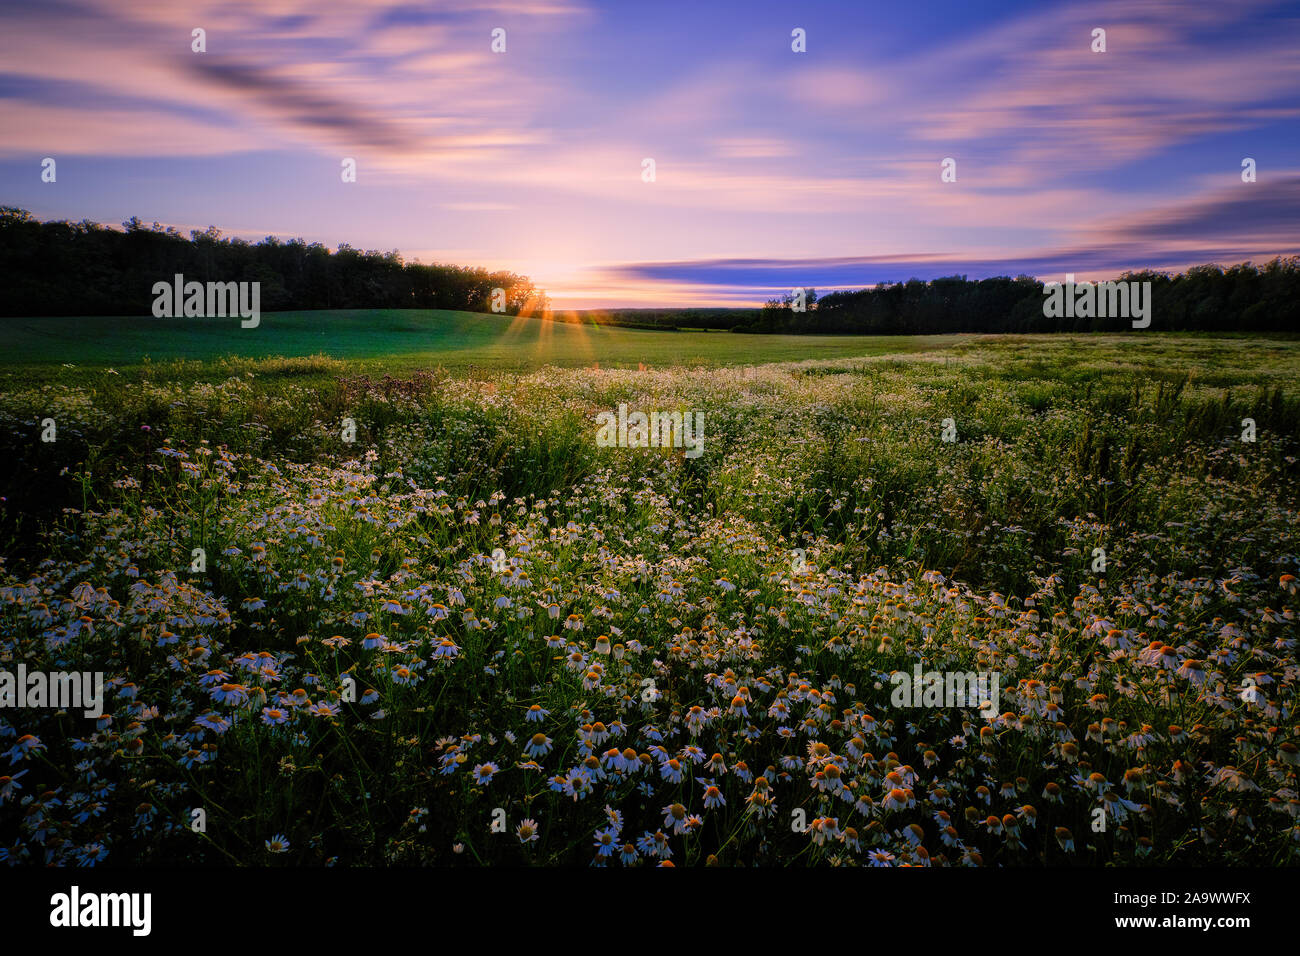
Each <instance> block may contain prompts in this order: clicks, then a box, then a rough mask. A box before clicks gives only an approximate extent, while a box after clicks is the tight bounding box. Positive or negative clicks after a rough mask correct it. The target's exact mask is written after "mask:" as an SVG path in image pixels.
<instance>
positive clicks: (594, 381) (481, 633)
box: [0, 313, 1300, 867]
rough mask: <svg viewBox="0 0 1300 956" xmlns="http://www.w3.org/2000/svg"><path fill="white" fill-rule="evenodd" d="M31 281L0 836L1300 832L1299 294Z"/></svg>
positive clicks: (915, 845)
mask: <svg viewBox="0 0 1300 956" xmlns="http://www.w3.org/2000/svg"><path fill="white" fill-rule="evenodd" d="M50 321H51V320H40V323H36V322H33V321H30V320H29V321H27V322H26V323H25V326H26V327H29V329H30V327H31V326H33V325H37V324H40V330H39V331H40V334H41V336H44V338H43V339H41V340H37V339H33V338H32V337H31V336H32V334H33V333H31V332H30V331H28V332H26V333H23V334H24V335H26V336H27V337H26V338H22V339H21V340H20V341H19V343H18V346H17V348H16V349H15V347H13V345H12V342H11V348H10V350H9V355H8V357H7V358H8V361H9V363H11V364H6V365H0V670H3V669H4V667H5V666H12V665H6V664H4V663H3V662H11V661H17V662H22V663H23V664H24V665H25V666H26V667H27V668H29V669H30V670H32V671H40V672H42V673H63V672H71V673H84V674H96V673H98V674H101V675H103V679H104V693H103V695H102V697H100V698H99V704H98V705H92V708H91V709H90V710H89V712H87V710H86V709H84V708H78V707H63V708H62V709H59V708H57V707H56V706H36V705H28V706H23V707H19V708H16V709H8V708H5V709H0V741H3V742H2V743H0V757H3V758H5V759H4V760H3V761H2V762H0V834H5V836H4V838H3V839H2V840H0V864H4V863H6V862H8V863H19V864H25V865H30V866H39V865H47V866H48V865H83V866H84V865H91V864H94V863H98V862H101V861H108V862H109V863H110V864H123V865H130V864H152V863H184V864H187V865H193V864H209V865H226V864H229V863H244V864H258V863H285V864H294V865H332V864H336V863H337V864H342V865H349V864H366V865H382V864H434V865H447V866H467V865H469V866H472V865H482V864H505V865H518V864H530V863H531V864H548V865H568V866H582V867H585V866H587V865H589V864H592V863H595V864H598V865H609V866H652V865H656V864H659V863H663V862H673V863H674V865H694V864H703V863H709V862H717V863H720V864H722V865H728V866H750V865H753V864H755V863H757V864H761V865H799V866H802V865H833V866H868V865H897V864H901V863H907V864H910V865H919V866H931V865H934V866H944V865H947V866H1042V865H1049V866H1063V865H1067V866H1068V865H1081V866H1095V867H1104V866H1139V865H1144V864H1171V863H1172V864H1187V865H1205V864H1213V865H1221V864H1235V865H1255V866H1259V865H1278V866H1281V865H1294V864H1296V862H1297V861H1300V823H1298V822H1297V821H1300V799H1298V798H1297V797H1296V794H1297V793H1298V792H1300V726H1297V723H1296V720H1295V716H1294V715H1295V713H1296V686H1297V672H1296V664H1295V648H1296V623H1295V622H1296V618H1297V614H1300V605H1298V604H1297V601H1298V600H1300V599H1298V598H1297V595H1298V594H1300V581H1298V580H1297V573H1298V572H1300V562H1298V559H1297V555H1300V520H1298V519H1297V515H1298V514H1300V344H1298V343H1296V342H1295V341H1288V340H1284V339H1281V338H1270V339H1263V338H1247V337H1241V336H1237V337H1226V336H1214V337H1211V336H1189V335H1180V334H1160V333H1155V334H1140V335H1138V334H1134V335H1127V334H1119V335H1106V336H1101V335H1077V336H1066V335H1036V336H962V337H957V338H954V339H942V338H937V337H936V338H927V339H922V340H909V339H898V338H877V339H870V338H863V339H853V340H843V339H815V338H806V339H797V340H792V339H782V338H779V337H755V336H740V335H730V334H723V333H718V334H703V333H700V334H694V335H692V334H683V333H672V332H659V333H656V332H639V331H634V330H628V329H603V330H592V329H580V328H574V327H564V328H560V327H554V328H552V327H546V326H542V325H541V324H540V323H529V322H520V323H519V324H518V325H514V326H513V327H512V324H511V323H510V321H509V320H502V319H497V318H492V317H485V316H477V315H475V316H469V315H465V314H441V315H436V314H431V313H335V314H332V315H330V316H324V315H298V316H285V317H276V316H268V317H265V318H264V319H263V327H262V328H260V329H258V330H240V329H239V328H238V324H237V321H236V322H234V323H233V328H227V329H225V330H223V331H217V330H213V331H211V332H210V333H209V337H208V338H207V339H206V340H205V339H204V337H203V332H202V331H201V330H200V329H198V328H196V327H193V326H190V327H189V328H190V329H191V331H190V332H185V331H183V329H185V328H186V326H184V325H182V324H181V323H171V324H167V323H163V324H161V327H162V329H163V330H164V331H161V332H160V331H159V325H158V324H150V323H146V322H143V321H142V320H135V321H121V320H108V319H97V320H85V322H84V323H82V324H78V322H77V321H76V320H53V322H54V323H55V325H51V326H49V328H48V329H47V328H46V327H45V325H44V324H43V323H45V322H50ZM15 324H16V325H17V326H24V323H23V322H17V323H15ZM56 325H57V326H58V328H61V329H62V330H63V331H62V332H61V333H57V334H56V331H55V327H56ZM322 326H324V327H326V329H327V332H328V334H325V335H322V334H321V332H320V329H321V327H322ZM115 328H117V329H119V332H117V333H115V332H114V331H113V330H114V329H115ZM403 328H406V329H407V331H406V332H402V329H403ZM150 329H152V331H150ZM74 330H75V331H77V332H78V333H79V334H78V337H77V338H75V339H74V338H73V337H72V332H73V331H74ZM82 331H84V334H80V333H81V332H82ZM313 336H315V337H313ZM584 336H585V337H584ZM332 342H337V343H347V344H349V345H350V346H351V347H352V350H351V351H347V350H344V349H342V348H340V347H339V346H338V345H331V344H328V343H332ZM232 343H236V344H241V343H242V344H243V345H244V346H245V348H249V349H251V348H252V346H254V345H256V344H257V343H262V344H261V345H260V346H258V347H259V348H264V349H265V353H264V354H269V355H275V356H279V357H267V358H258V357H256V355H249V354H248V353H245V355H246V357H235V358H231V357H229V354H228V353H230V352H231V351H234V347H233V345H232ZM385 343H387V344H385ZM150 345H157V346H159V349H158V351H157V352H155V353H154V354H155V355H156V356H157V357H158V358H159V361H156V362H151V363H149V364H144V363H141V362H140V354H139V353H138V352H132V351H131V350H132V349H136V348H141V349H142V350H143V349H145V348H148V347H149V346H150ZM38 346H39V348H38ZM383 348H389V349H392V350H393V352H394V354H393V355H390V356H385V355H383V353H382V351H376V350H382V349H383ZM42 349H44V350H45V351H47V352H48V351H54V350H62V355H61V356H59V357H61V358H64V359H66V360H67V361H68V364H70V365H72V366H73V367H71V368H67V367H64V364H63V363H62V362H59V361H56V359H55V358H54V357H51V356H49V355H43V354H42V353H41V350H42ZM187 349H188V351H186V350H187ZM819 350H820V351H819ZM837 350H838V351H837ZM908 350H911V351H910V353H909V352H908ZM321 352H325V353H329V354H332V356H334V357H325V356H324V355H321V354H319V353H321ZM810 353H811V354H813V355H816V356H818V357H815V358H811V359H810V358H809V356H810ZM34 355H35V356H38V357H39V359H40V360H39V361H38V358H34V357H33V356H34ZM169 355H170V356H175V355H188V356H189V358H188V359H186V360H185V361H177V360H175V359H171V360H167V361H163V360H162V359H164V358H165V357H166V356H169ZM776 356H784V357H787V358H791V359H797V361H788V362H767V363H766V364H763V361H764V359H770V358H772V357H776ZM200 358H206V359H207V360H205V361H200ZM597 359H598V360H599V363H600V368H599V369H596V368H593V367H591V366H592V365H594V364H595V361H596V360H597ZM701 361H707V362H709V363H712V364H713V365H730V366H733V367H704V368H691V367H683V366H684V365H689V364H691V363H694V362H701ZM547 362H549V363H553V364H556V365H560V364H570V365H580V366H582V367H574V368H555V367H547V368H538V369H535V370H524V371H518V370H516V369H515V368H512V367H511V366H515V365H540V364H544V363H547ZM638 362H641V363H645V364H646V365H648V366H649V367H648V368H647V369H646V370H644V371H642V370H640V369H639V368H637V363H638ZM23 363H26V364H23ZM614 363H622V364H625V365H628V366H630V367H629V368H622V369H613V368H610V367H609V366H610V365H611V364H614ZM421 365H423V366H425V368H421V367H420V366H421ZM436 366H442V369H441V370H438V369H437V368H436ZM377 372H382V373H388V374H391V376H392V377H391V378H389V377H384V378H380V377H379V376H378V375H376V374H375V373H377ZM620 404H626V405H628V406H629V407H630V408H632V409H635V410H644V411H651V410H667V411H680V412H683V413H686V414H687V415H688V416H689V415H698V416H700V418H699V422H700V425H701V426H702V431H697V433H696V435H697V437H699V438H700V440H701V443H700V446H699V451H700V452H701V454H700V455H699V456H698V457H695V458H689V457H686V455H685V454H683V449H682V448H681V447H680V445H679V447H676V448H655V447H642V446H641V445H640V444H639V443H637V442H633V441H629V442H627V443H626V445H627V447H610V446H609V443H608V441H603V442H602V440H601V439H600V437H599V432H598V430H597V416H598V415H599V413H600V412H602V411H609V410H612V409H614V408H616V407H618V406H619V405H620ZM918 669H920V670H921V671H923V672H924V674H925V675H928V676H927V677H926V679H925V681H924V684H925V693H924V695H922V693H921V687H922V683H923V682H922V681H921V680H920V678H916V679H915V683H916V687H915V688H914V690H915V693H912V691H911V690H909V691H908V693H907V694H906V695H904V694H902V691H903V690H904V688H912V685H913V677H914V675H916V674H917V670H918ZM980 674H983V675H985V678H986V680H985V691H986V693H984V694H983V695H975V697H974V698H972V696H970V695H967V694H966V693H965V692H964V691H963V696H961V697H957V696H954V694H955V685H954V684H952V683H951V681H952V680H953V679H954V678H958V677H960V678H961V680H962V681H967V676H969V679H970V680H971V681H974V679H975V678H976V677H977V676H978V675H980ZM909 675H912V676H909ZM989 680H992V681H993V683H992V690H991V692H990V691H988V681H989ZM935 681H939V683H935ZM940 684H942V685H943V686H940ZM51 686H52V682H51ZM963 686H969V685H968V684H967V685H963ZM944 687H947V688H948V689H949V692H948V696H947V697H945V696H944V694H943V693H939V692H942V691H943V690H944ZM990 694H991V696H990ZM985 698H987V703H988V705H989V706H985V704H984V700H985ZM101 707H102V712H101V713H98V714H97V713H96V709H97V708H101ZM4 748H9V749H7V750H6V749H4ZM195 808H201V809H203V810H204V814H205V820H206V822H205V826H206V829H204V830H195V829H194V828H193V824H192V820H193V815H192V812H193V810H194V809H195ZM1099 824H1100V826H1099ZM670 858H671V859H670Z"/></svg>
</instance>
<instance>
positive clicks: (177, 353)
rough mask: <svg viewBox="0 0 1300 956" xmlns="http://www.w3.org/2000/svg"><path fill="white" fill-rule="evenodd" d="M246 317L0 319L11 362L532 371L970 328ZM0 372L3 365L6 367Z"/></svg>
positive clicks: (751, 358) (459, 315) (364, 313)
mask: <svg viewBox="0 0 1300 956" xmlns="http://www.w3.org/2000/svg"><path fill="white" fill-rule="evenodd" d="M239 321H240V320H239V319H237V318H233V319H194V318H188V319H187V318H174V319H158V318H153V317H152V316H150V317H146V318H139V317H130V316H85V317H65V316H42V317H39V318H9V317H4V316H0V335H3V337H4V342H5V345H6V350H5V361H6V363H8V364H9V365H10V366H11V367H13V366H18V367H21V368H22V369H23V370H24V373H25V375H27V376H28V377H30V375H31V374H32V373H33V372H34V371H36V370H39V369H41V368H46V369H48V368H52V367H54V366H62V365H63V364H65V363H69V364H74V365H90V366H94V367H99V366H103V365H108V366H116V367H118V369H119V370H120V369H121V367H122V366H124V365H125V366H134V365H139V364H140V363H141V362H142V359H146V358H147V359H149V360H150V361H152V362H159V361H162V362H167V361H173V362H174V361H184V360H189V361H213V360H220V359H226V358H254V359H257V358H271V357H276V358H305V357H310V356H315V355H328V356H331V357H333V358H336V359H340V360H346V361H348V362H350V363H352V366H351V367H352V368H353V369H354V370H357V369H360V370H365V371H371V372H376V373H379V374H382V373H383V372H384V371H396V370H405V369H421V368H429V367H432V366H440V367H442V368H446V369H454V370H466V371H468V370H470V369H472V368H484V369H490V370H506V369H509V370H515V371H523V370H532V369H536V368H541V367H543V366H547V365H554V366H559V367H574V366H591V365H594V364H599V365H601V366H606V367H609V366H613V367H619V366H625V367H626V366H629V365H630V366H632V367H634V368H635V367H637V366H638V365H639V364H646V365H657V366H664V365H710V366H717V365H736V364H744V363H761V362H780V361H795V360H802V359H807V358H843V357H848V356H857V355H871V354H881V353H884V352H906V351H912V350H923V349H933V348H940V347H942V346H944V345H948V344H952V343H954V342H957V341H959V340H961V339H962V338H963V336H957V335H951V336H936V335H932V336H862V335H825V336H808V335H746V334H740V333H724V332H703V331H697V332H687V331H682V332H666V331H654V330H647V329H631V328H620V327H616V326H608V325H597V324H594V323H591V324H583V323H578V322H539V321H536V320H534V319H526V318H518V317H515V316H497V315H488V314H484V313H481V312H456V311H450V310H431V309H356V310H334V311H312V312H268V313H264V314H263V315H262V316H261V320H260V323H259V325H258V327H257V328H253V329H243V328H240V324H239ZM4 371H5V369H3V368H0V374H2V373H3V372H4Z"/></svg>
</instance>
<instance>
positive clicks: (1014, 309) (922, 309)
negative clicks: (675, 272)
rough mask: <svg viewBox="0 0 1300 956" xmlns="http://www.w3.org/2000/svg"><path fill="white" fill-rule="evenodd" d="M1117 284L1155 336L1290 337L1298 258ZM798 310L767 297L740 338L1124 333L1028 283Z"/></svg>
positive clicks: (851, 295)
mask: <svg viewBox="0 0 1300 956" xmlns="http://www.w3.org/2000/svg"><path fill="white" fill-rule="evenodd" d="M1118 281H1121V282H1150V283H1151V286H1150V304H1151V309H1150V312H1151V316H1152V324H1151V328H1153V329H1160V330H1162V331H1230V332H1232V331H1252V332H1296V331H1300V256H1289V257H1278V258H1275V259H1273V260H1271V261H1270V262H1267V263H1265V264H1264V265H1262V266H1255V265H1253V264H1251V263H1249V262H1244V263H1240V264H1238V265H1234V266H1230V267H1229V268H1226V269H1224V268H1222V267H1220V266H1217V265H1203V266H1195V267H1192V268H1190V269H1188V270H1187V271H1186V272H1183V273H1178V274H1176V275H1169V274H1167V273H1163V272H1153V271H1150V270H1144V271H1141V272H1125V273H1124V274H1123V275H1121V276H1120V277H1119V280H1118ZM803 298H804V302H803V305H804V308H803V310H802V311H800V310H799V309H798V308H797V305H798V302H797V301H796V296H794V295H793V294H791V293H787V294H786V295H785V296H783V297H782V298H780V299H770V300H769V301H768V302H767V304H766V305H765V306H764V307H763V308H762V309H761V310H759V312H758V313H757V314H756V315H754V317H753V318H752V319H751V320H750V321H748V322H740V323H738V324H737V325H736V326H735V327H734V330H735V331H738V332H740V331H743V332H781V333H787V334H788V333H796V334H797V333H801V332H828V333H829V332H834V333H842V334H852V333H861V334H867V335H893V334H897V335H925V334H931V333H947V332H1113V331H1120V330H1124V329H1130V328H1132V323H1131V321H1130V319H1129V318H1126V317H1121V316H1113V315H1112V316H1107V317H1099V316H1097V315H1096V314H1093V315H1087V316H1080V315H1077V314H1075V315H1059V316H1057V317H1048V316H1047V315H1045V314H1044V309H1043V303H1044V301H1045V299H1046V293H1045V289H1044V284H1043V283H1041V282H1039V281H1038V280H1037V279H1034V278H1031V277H1030V276H1024V275H1022V276H1017V277H1016V278H1014V279H1013V278H1010V277H1008V276H999V277H997V278H993V279H978V280H974V281H972V280H968V279H967V278H966V276H964V275H962V276H949V277H946V278H942V279H933V280H931V281H929V282H925V281H922V280H921V279H909V280H908V281H906V282H882V283H879V284H878V285H876V286H874V287H873V288H868V289H860V290H858V291H855V292H831V293H829V294H827V295H825V296H822V297H821V298H820V299H819V298H818V297H817V293H816V290H814V289H806V290H804V297H803Z"/></svg>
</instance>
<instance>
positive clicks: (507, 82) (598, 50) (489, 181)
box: [0, 0, 1300, 308]
mask: <svg viewBox="0 0 1300 956" xmlns="http://www.w3.org/2000/svg"><path fill="white" fill-rule="evenodd" d="M196 28H201V29H203V30H204V31H205V43H206V50H205V51H204V52H195V51H194V50H193V48H192V47H193V43H194V41H193V31H194V30H195V29H196ZM498 29H500V30H504V31H505V33H504V41H505V50H504V52H494V50H493V49H492V46H493V31H494V30H498ZM796 29H798V30H802V31H803V33H804V37H805V40H804V45H805V47H806V49H805V50H804V51H803V52H796V51H795V50H794V49H793V47H794V46H795V45H797V44H796V41H795V39H794V38H793V37H792V33H793V31H795V30H796ZM1098 29H1101V30H1104V31H1105V52H1096V51H1094V49H1093V47H1094V46H1095V45H1096V41H1095V39H1094V31H1095V30H1098ZM498 45H499V43H498ZM1298 119H1300V4H1297V3H1295V2H1292V3H1289V4H1285V3H1277V2H1267V0H1232V2H1224V0H1217V2H1212V3H1202V2H1195V0H1189V2H1166V0H1154V2H1146V0H1120V2H1096V3H1094V2H1086V0H1085V2H1078V0H1076V2H1067V3H1052V2H1045V0H1037V2H1008V3H991V4H979V3H972V2H970V0H943V2H925V0H919V2H909V3H897V2H889V3H878V2H874V0H866V2H864V0H852V2H815V0H799V2H784V3H775V2H762V0H743V2H731V0H722V2H709V3H702V2H700V0H693V2H688V3H675V2H659V0H656V2H654V3H641V2H633V0H604V2H588V0H452V2H402V0H349V2H336V0H250V2H242V0H235V2H232V0H222V2H219V3H217V2H207V0H199V2H188V0H76V2H72V0H41V2H40V3H28V4H22V5H18V4H16V3H12V2H10V0H4V3H3V5H2V6H0V205H9V206H18V207H20V208H23V209H27V210H28V211H30V212H31V213H32V214H33V215H35V216H36V217H37V218H39V219H42V220H50V219H68V220H72V221H79V220H82V219H91V220H94V221H97V222H101V223H104V224H109V225H115V226H116V225H119V224H120V223H122V222H124V221H125V220H127V219H129V218H131V217H132V216H139V217H140V218H141V219H142V220H144V221H145V222H146V223H149V222H154V221H157V222H160V223H162V224H164V225H170V226H176V227H177V228H179V229H181V231H182V232H188V231H189V230H190V229H204V228H206V227H207V226H209V225H215V226H217V227H218V228H220V229H221V230H222V231H223V232H224V233H225V234H227V235H237V236H242V237H244V238H247V239H249V240H250V241H256V240H258V239H261V238H263V237H265V236H268V235H275V236H278V237H280V238H282V239H291V238H294V237H302V238H304V239H306V240H307V241H309V242H321V243H324V244H325V245H327V246H329V247H330V248H335V247H337V246H338V245H339V244H340V243H343V242H346V243H348V244H350V245H351V246H353V247H356V248H360V249H377V250H381V251H388V250H392V249H398V250H400V251H401V252H402V254H403V256H404V257H405V258H406V259H407V260H408V261H410V260H419V261H421V262H449V263H455V264H458V265H474V266H485V267H487V268H491V269H498V268H505V269H510V270H512V271H515V272H518V273H522V274H524V275H527V276H529V277H531V278H532V279H533V281H534V282H535V283H536V284H537V285H538V286H540V287H543V288H545V289H546V290H547V292H548V294H549V295H550V298H551V300H552V303H553V305H554V306H556V307H559V308H592V307H615V306H624V307H656V306H709V305H758V304H761V303H762V302H763V301H764V300H766V299H767V298H770V297H772V296H774V295H779V294H780V293H781V292H782V291H788V290H789V289H791V288H794V287H814V288H816V289H817V290H818V291H819V292H824V291H829V290H831V289H835V288H861V287H863V286H867V285H872V284H875V283H877V282H881V281H904V280H906V279H909V278H912V277H917V278H922V279H929V278H935V277H938V276H945V275H954V274H961V275H967V276H969V277H970V278H979V277H984V276H993V275H1019V274H1028V275H1033V276H1036V277H1038V278H1040V279H1043V280H1046V281H1050V280H1053V279H1055V280H1058V281H1059V280H1063V279H1064V277H1065V275H1066V273H1074V274H1075V275H1076V277H1077V278H1079V279H1081V280H1083V279H1099V278H1107V277H1111V276H1114V275H1117V274H1119V273H1120V272H1122V271H1124V270H1129V269H1142V268H1155V269H1161V270H1166V271H1176V270H1179V269H1182V268H1185V267H1186V266H1189V265H1196V264H1201V263H1205V262H1219V263H1222V264H1228V263H1233V262H1239V261H1245V260H1250V261H1255V262H1261V261H1264V260H1266V259H1269V258H1272V257H1273V256H1275V255H1293V254H1297V253H1300V123H1298V122H1297V120H1298ZM46 157H51V158H54V159H55V160H56V180H55V181H54V182H43V181H42V178H41V171H42V160H43V159H44V158H46ZM347 158H350V159H353V160H355V162H356V170H357V175H356V181H355V182H344V181H343V176H342V175H341V171H342V165H343V160H344V159H347ZM1247 158H1250V159H1253V160H1254V165H1255V177H1254V181H1253V182H1246V181H1243V168H1242V163H1243V160H1245V159H1247ZM646 159H652V160H653V161H654V178H653V181H647V177H646V175H645V172H644V170H645V163H644V161H645V160H646ZM945 159H951V160H954V161H955V165H954V169H955V181H949V182H945V181H943V177H942V175H941V173H942V170H943V161H944V160H945ZM949 178H953V177H949Z"/></svg>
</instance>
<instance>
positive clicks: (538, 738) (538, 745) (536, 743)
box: [524, 733, 554, 757]
mask: <svg viewBox="0 0 1300 956" xmlns="http://www.w3.org/2000/svg"><path fill="white" fill-rule="evenodd" d="M553 746H554V743H553V741H552V740H551V738H550V737H548V736H546V734H542V733H537V734H533V736H532V739H531V740H530V741H529V742H528V744H527V746H525V747H524V753H526V754H528V756H530V757H545V756H546V755H547V754H548V753H550V752H551V750H552V748H553Z"/></svg>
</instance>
